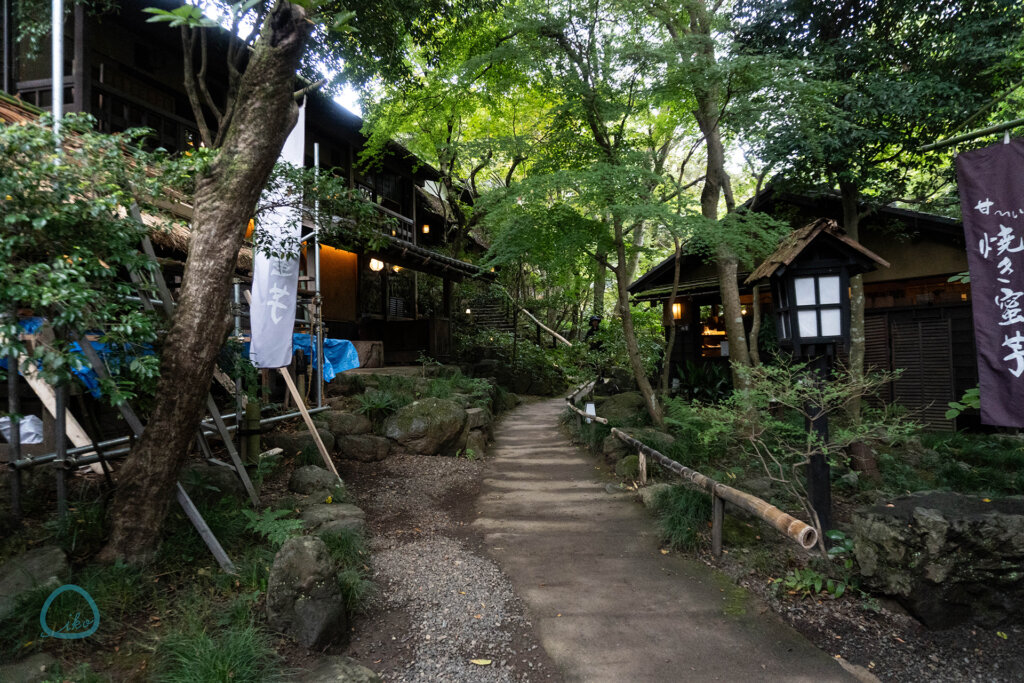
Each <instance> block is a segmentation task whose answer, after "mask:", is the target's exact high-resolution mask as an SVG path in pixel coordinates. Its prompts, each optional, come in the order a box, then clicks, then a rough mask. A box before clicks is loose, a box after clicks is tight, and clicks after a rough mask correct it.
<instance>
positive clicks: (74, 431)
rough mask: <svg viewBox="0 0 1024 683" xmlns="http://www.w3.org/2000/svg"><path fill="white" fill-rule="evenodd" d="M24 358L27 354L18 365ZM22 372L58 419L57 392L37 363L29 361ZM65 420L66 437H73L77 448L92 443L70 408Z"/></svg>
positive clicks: (62, 436)
mask: <svg viewBox="0 0 1024 683" xmlns="http://www.w3.org/2000/svg"><path fill="white" fill-rule="evenodd" d="M24 360H25V356H21V357H19V358H18V365H19V366H22V364H23V363H24ZM21 374H22V376H23V377H24V378H25V381H26V382H28V385H29V386H30V387H32V391H34V392H36V396H38V397H39V400H40V401H41V402H42V404H43V407H44V408H46V410H47V411H48V412H49V413H50V415H53V417H54V418H55V419H56V417H57V393H56V392H55V391H54V390H53V387H52V386H50V385H49V384H47V383H46V382H45V381H43V380H42V379H41V378H40V377H39V371H38V370H37V369H36V365H35V363H28V364H27V365H24V366H23V369H22V373H21ZM64 420H65V422H66V423H67V434H66V438H68V439H71V443H73V444H74V445H75V448H80V447H82V446H91V445H92V439H90V438H89V435H88V434H86V433H85V430H84V429H82V425H80V424H78V420H76V419H75V416H74V415H72V414H71V411H70V410H67V409H65V410H64ZM57 438H58V439H61V438H65V435H61V434H58V435H57ZM90 453H92V451H89V452H87V453H83V454H82V455H89V454H90Z"/></svg>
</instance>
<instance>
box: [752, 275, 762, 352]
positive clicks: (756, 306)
mask: <svg viewBox="0 0 1024 683" xmlns="http://www.w3.org/2000/svg"><path fill="white" fill-rule="evenodd" d="M751 299H752V301H753V306H751V310H750V315H751V316H753V321H752V322H751V324H750V364H751V365H752V366H754V367H755V368H756V367H757V366H758V365H760V364H761V353H760V349H759V347H758V337H760V336H761V285H754V295H753V297H751Z"/></svg>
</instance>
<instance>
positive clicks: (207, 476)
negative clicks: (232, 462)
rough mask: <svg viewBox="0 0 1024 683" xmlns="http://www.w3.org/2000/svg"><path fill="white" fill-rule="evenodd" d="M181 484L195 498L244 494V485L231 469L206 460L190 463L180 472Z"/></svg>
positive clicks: (240, 496)
mask: <svg viewBox="0 0 1024 683" xmlns="http://www.w3.org/2000/svg"><path fill="white" fill-rule="evenodd" d="M181 484H182V486H184V487H185V490H186V491H187V492H188V495H189V496H190V497H191V498H193V499H195V500H208V499H212V498H220V497H222V496H225V495H228V496H235V497H238V498H243V497H245V496H246V491H245V485H244V484H242V480H241V479H239V478H238V474H237V473H236V472H235V471H234V470H233V469H231V468H230V467H224V466H223V465H214V464H213V463H208V462H194V463H190V464H189V465H188V466H187V467H186V468H185V471H184V472H183V473H182V476H181Z"/></svg>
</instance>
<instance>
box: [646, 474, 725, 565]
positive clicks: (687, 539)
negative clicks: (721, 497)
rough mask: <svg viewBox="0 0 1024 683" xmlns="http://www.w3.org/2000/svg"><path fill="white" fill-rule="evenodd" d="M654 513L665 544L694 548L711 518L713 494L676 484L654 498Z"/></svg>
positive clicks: (678, 547)
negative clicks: (711, 496)
mask: <svg viewBox="0 0 1024 683" xmlns="http://www.w3.org/2000/svg"><path fill="white" fill-rule="evenodd" d="M654 513H655V514H656V515H657V517H658V530H659V531H660V532H661V539H662V541H663V542H664V543H665V544H666V545H668V546H669V547H671V548H674V549H676V550H693V549H694V548H696V547H697V546H699V545H700V543H701V539H702V538H703V532H704V530H705V529H707V526H708V522H710V521H711V498H710V497H709V496H708V495H707V494H705V493H702V492H700V491H694V490H693V489H690V488H686V487H685V486H673V487H672V488H670V489H665V490H664V491H662V492H661V493H660V494H659V495H658V496H657V498H655V499H654Z"/></svg>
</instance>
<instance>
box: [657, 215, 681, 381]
mask: <svg viewBox="0 0 1024 683" xmlns="http://www.w3.org/2000/svg"><path fill="white" fill-rule="evenodd" d="M672 241H673V242H674V243H675V269H674V270H673V271H672V295H671V296H670V297H669V299H668V306H669V309H668V340H667V341H666V345H665V361H664V363H662V366H661V393H662V395H664V396H668V385H669V379H670V378H669V375H671V373H672V351H673V350H674V349H675V346H676V320H675V317H674V316H673V315H672V306H673V304H675V301H676V297H677V296H679V265H680V264H679V262H680V260H681V259H680V257H681V256H682V253H683V245H682V244H681V243H680V241H679V238H678V237H676V236H675V235H673V236H672Z"/></svg>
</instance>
